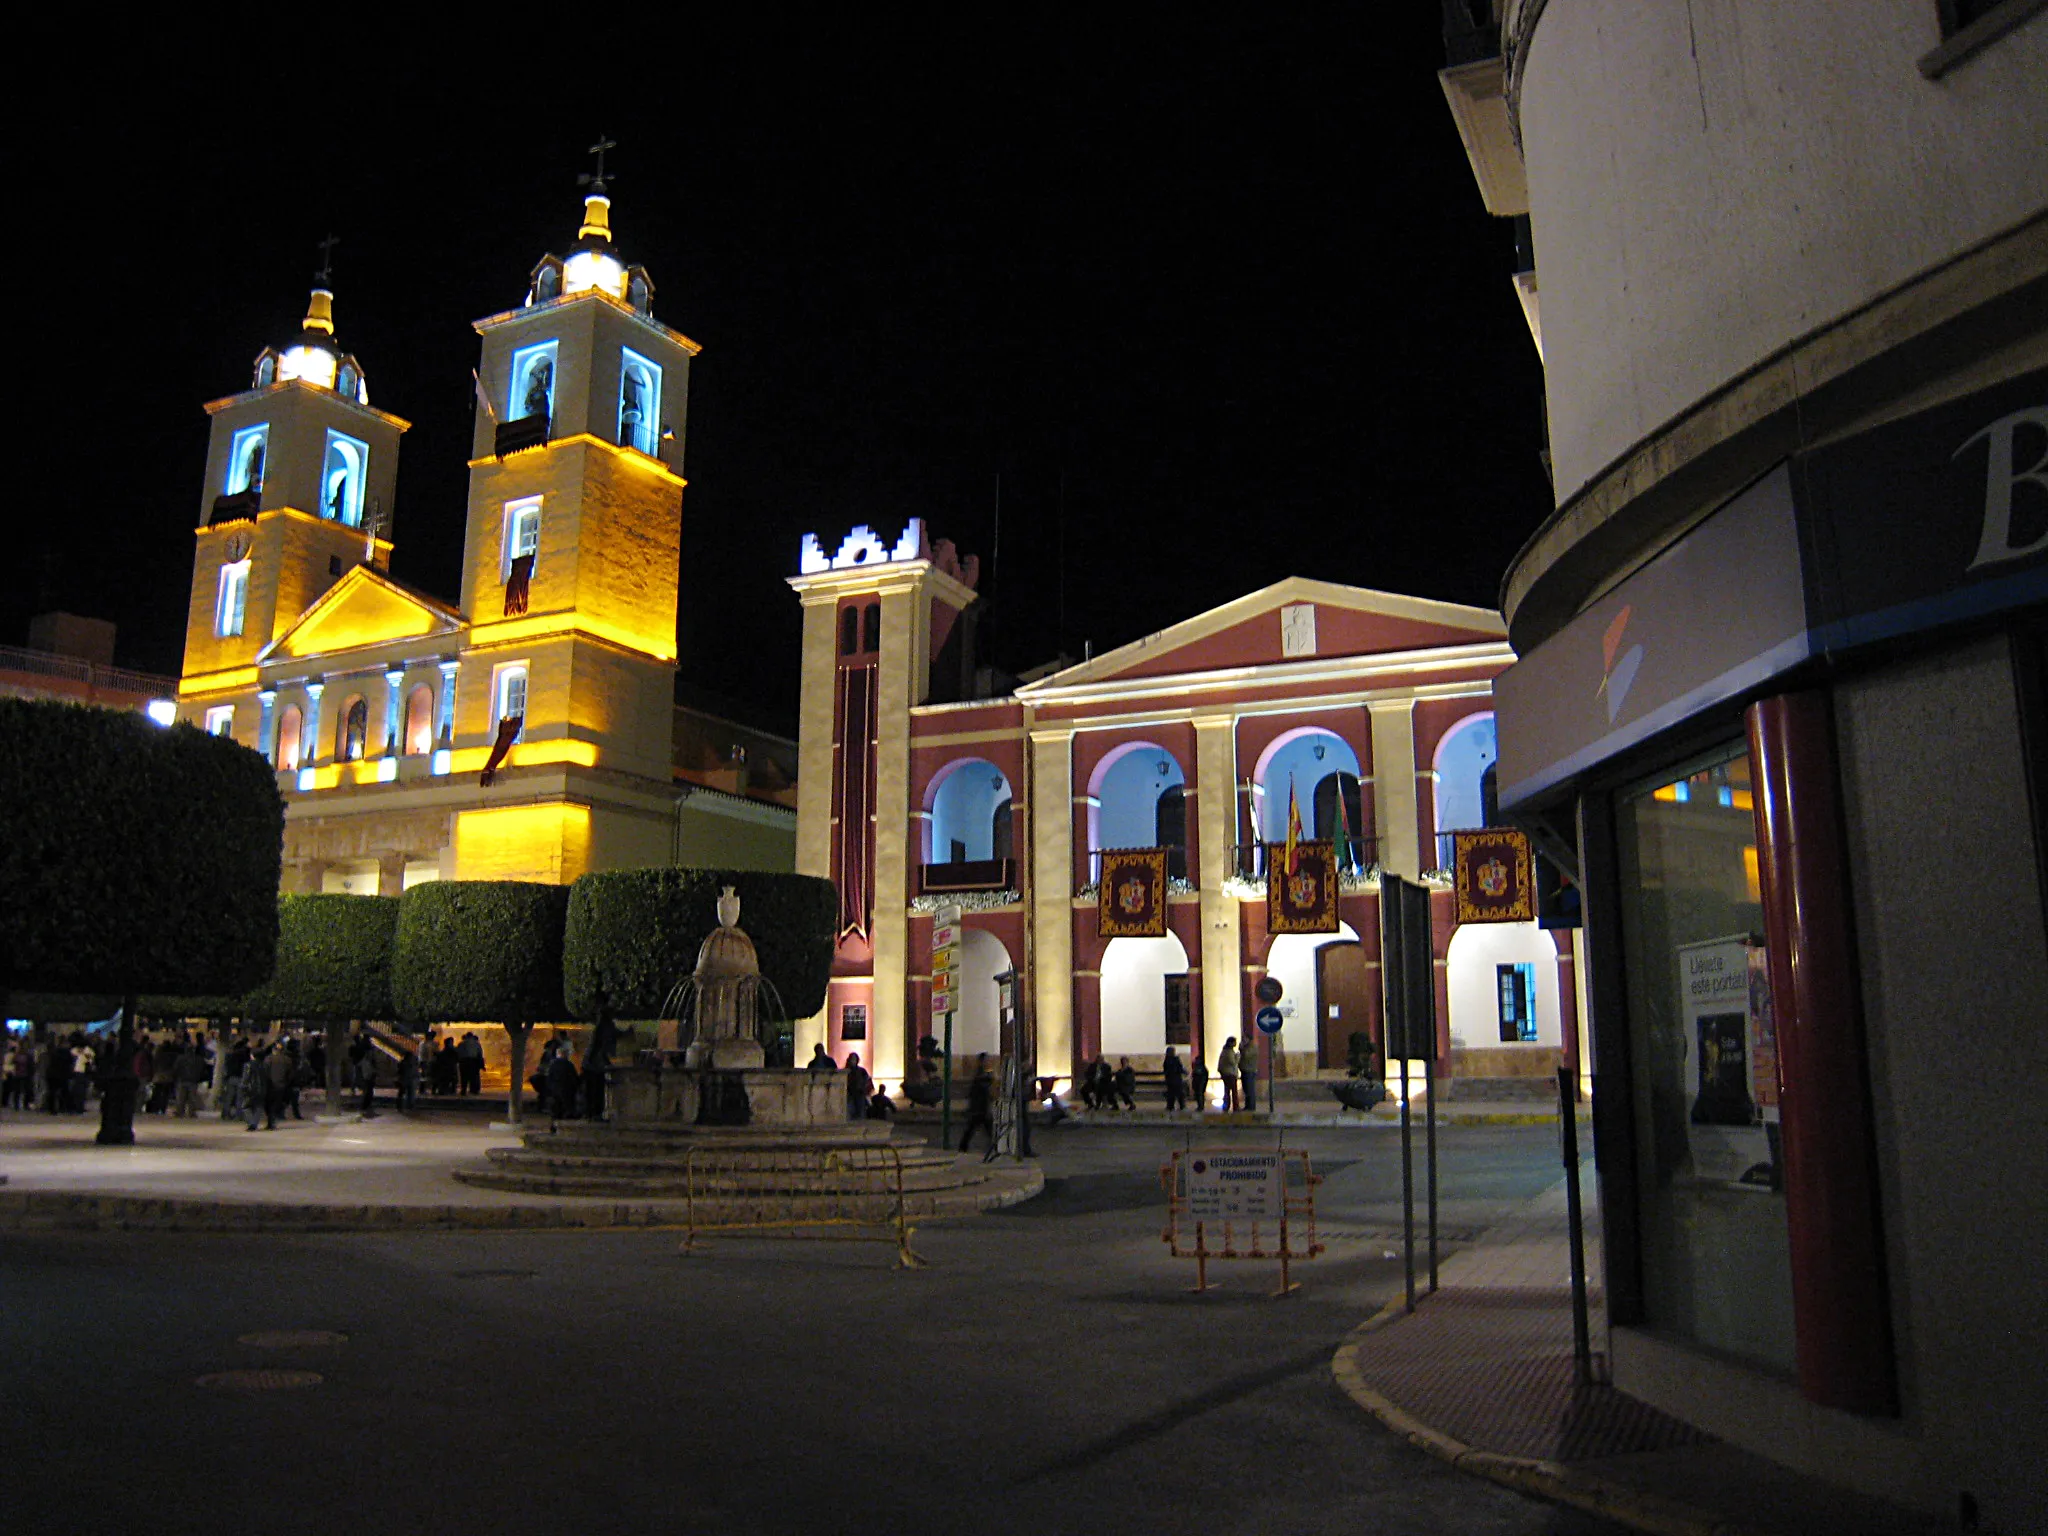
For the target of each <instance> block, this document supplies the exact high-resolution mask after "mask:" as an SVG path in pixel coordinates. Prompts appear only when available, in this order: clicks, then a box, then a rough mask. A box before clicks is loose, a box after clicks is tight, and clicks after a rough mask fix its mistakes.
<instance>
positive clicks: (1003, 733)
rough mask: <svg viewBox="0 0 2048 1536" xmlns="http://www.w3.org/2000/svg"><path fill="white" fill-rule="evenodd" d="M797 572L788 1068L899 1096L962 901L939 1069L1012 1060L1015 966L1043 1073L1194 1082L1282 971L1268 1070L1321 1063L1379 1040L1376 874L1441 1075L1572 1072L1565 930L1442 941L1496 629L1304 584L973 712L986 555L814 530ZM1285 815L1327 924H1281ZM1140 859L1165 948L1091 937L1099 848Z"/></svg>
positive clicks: (1522, 1076)
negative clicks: (830, 1074)
mask: <svg viewBox="0 0 2048 1536" xmlns="http://www.w3.org/2000/svg"><path fill="white" fill-rule="evenodd" d="M799 566H800V569H799V573H798V574H797V575H796V576H794V577H793V578H791V581H790V585H791V586H792V587H793V588H794V589H795V590H796V592H797V594H798V597H799V598H800V600H801V604H802V611H803V662H802V668H803V671H802V677H803V683H802V699H801V712H800V719H799V729H798V740H799V752H800V758H801V769H800V777H801V781H802V784H803V786H804V792H803V794H802V796H801V798H800V803H799V807H798V828H797V867H798V868H799V869H800V870H802V871H803V872H806V873H811V874H819V875H829V876H830V877H831V878H832V879H833V880H834V881H835V882H836V883H837V885H838V887H839V896H840V914H839V930H840V931H839V941H838V953H837V959H836V962H835V966H834V975H833V981H832V985H831V988H830V995H829V999H828V1002H827V1005H826V1008H825V1010H824V1011H823V1013H821V1014H820V1015H819V1016H817V1017H816V1018H813V1019H811V1020H809V1021H807V1023H806V1025H805V1026H804V1029H803V1031H802V1032H800V1034H799V1039H798V1044H799V1051H800V1054H808V1051H809V1047H810V1045H811V1044H812V1043H813V1042H816V1043H821V1044H823V1045H824V1046H825V1047H826V1048H827V1050H828V1051H829V1052H830V1053H831V1054H832V1055H834V1056H835V1057H838V1058H840V1059H842V1060H843V1059H844V1057H845V1055H846V1053H847V1052H849V1051H859V1052H860V1054H861V1057H862V1060H863V1061H864V1062H867V1063H869V1064H871V1069H872V1070H873V1072H874V1073H875V1075H876V1077H877V1078H878V1079H882V1080H884V1081H889V1082H893V1081H895V1080H897V1079H898V1078H900V1077H901V1076H902V1074H903V1073H904V1071H905V1069H906V1066H907V1065H908V1063H909V1061H910V1060H911V1058H912V1056H913V1055H914V1053H915V1051H916V1049H917V1041H918V1039H919V1037H920V1036H922V1035H924V1034H926V1033H927V1032H931V1033H934V1034H936V1033H937V1032H938V1030H939V1029H940V1025H939V1023H938V1017H937V1015H936V1013H935V1011H934V1001H933V992H934V964H933V959H934V956H933V948H932V944H933V927H934V921H935V918H937V917H938V916H939V914H940V913H941V912H942V911H943V910H944V909H946V908H948V907H953V906H957V907H959V908H960V909H961V925H960V926H961V928H962V933H961V937H960V953H959V969H958V972H957V974H956V975H955V976H954V977H953V985H952V987H951V989H950V993H949V994H948V995H949V996H950V998H951V1001H952V1005H953V1013H954V1018H953V1026H954V1040H953V1045H954V1051H955V1054H956V1055H960V1054H967V1055H972V1054H974V1053H978V1052H982V1051H988V1052H991V1053H993V1052H997V1051H999V1050H1007V1049H1009V1048H1010V1041H1009V1040H1008V1039H1006V1038H1005V1037H1004V1034H1003V1032H1002V1019H1001V1016H1000V1001H999V1000H1000V997H1001V993H1000V990H999V983H998V978H999V977H1003V976H1005V975H1014V976H1015V977H1016V978H1018V981H1019V985H1018V986H1017V994H1016V995H1017V996H1018V997H1019V999H1020V1000H1021V1002H1022V1005H1023V1007H1024V1008H1025V1009H1026V1010H1027V1011H1028V1012H1029V1013H1030V1015H1031V1017H1032V1018H1033V1020H1034V1022H1035V1046H1036V1050H1035V1055H1036V1070H1037V1073H1038V1074H1039V1075H1040V1076H1042V1077H1053V1078H1056V1079H1061V1080H1067V1079H1070V1078H1071V1077H1072V1075H1073V1074H1074V1073H1075V1072H1076V1071H1077V1070H1078V1069H1079V1068H1080V1067H1081V1066H1082V1065H1083V1064H1084V1063H1086V1062H1089V1061H1092V1060H1093V1059H1094V1058H1095V1057H1096V1056H1097V1055H1098V1054H1103V1055H1107V1056H1108V1057H1109V1059H1110V1060H1111V1062H1112V1063H1114V1062H1115V1061H1116V1060H1117V1059H1118V1058H1119V1057H1122V1056H1128V1057H1130V1058H1131V1061H1132V1064H1133V1065H1134V1066H1136V1067H1138V1068H1139V1069H1140V1070H1141V1071H1142V1070H1156V1069H1157V1068H1158V1067H1159V1065H1160V1062H1161V1060H1162V1058H1163V1056H1164V1054H1165V1051H1166V1050H1167V1048H1168V1047H1169V1046H1171V1047H1173V1048H1174V1049H1175V1050H1176V1051H1178V1052H1179V1053H1180V1054H1181V1055H1182V1057H1183V1058H1184V1059H1185V1058H1187V1057H1189V1056H1191V1055H1192V1056H1198V1057H1200V1058H1201V1059H1202V1060H1204V1061H1205V1062H1207V1063H1208V1064H1209V1065H1210V1066H1211V1068H1212V1070H1213V1067H1214V1064H1215V1061H1216V1058H1217V1053H1218V1051H1219V1050H1220V1049H1221V1047H1222V1046H1223V1044H1224V1042H1225V1041H1226V1040H1227V1039H1229V1038H1231V1037H1236V1038H1237V1039H1238V1040H1239V1041H1240V1042H1242V1041H1244V1040H1245V1039H1246V1037H1247V1031H1248V1030H1249V1029H1250V1027H1251V1025H1252V1022H1253V1017H1254V1014H1255V1013H1256V1011H1257V1009H1258V1008H1259V1006H1260V1005H1259V1001H1258V1000H1257V997H1256V994H1255V990H1254V989H1255V988H1257V987H1258V985H1259V984H1260V982H1261V981H1262V980H1263V979H1265V978H1267V977H1271V978H1273V979H1275V980H1277V981H1279V982H1280V984H1281V989H1282V1000H1281V1002H1280V1004H1279V1007H1280V1009H1281V1012H1282V1015H1283V1018H1284V1021H1285V1022H1284V1024H1283V1027H1282V1029H1281V1031H1280V1033H1279V1034H1278V1035H1277V1036H1275V1037H1274V1038H1273V1039H1272V1041H1271V1042H1270V1043H1269V1044H1267V1045H1266V1046H1264V1047H1263V1050H1262V1055H1264V1056H1267V1057H1270V1058H1272V1064H1273V1065H1274V1066H1276V1067H1277V1068H1278V1070H1279V1071H1280V1072H1281V1073H1282V1074H1283V1075H1291V1076H1306V1075H1310V1074H1313V1073H1317V1072H1335V1073H1341V1072H1342V1071H1343V1070H1344V1068H1345V1066H1346V1063H1347V1055H1348V1046H1349V1037H1350V1035H1351V1034H1352V1033H1353V1032H1354V1031H1362V1032H1364V1033H1365V1034H1367V1035H1368V1036H1369V1037H1370V1038H1371V1039H1372V1040H1373V1042H1374V1044H1375V1046H1376V1047H1378V1046H1380V1045H1381V1044H1382V1043H1383V1029H1382V1009H1381V999H1380V980H1379V875H1380V872H1381V871H1382V870H1385V871H1390V872H1392V873H1395V874H1399V875H1401V876H1403V877H1404V878H1407V879H1410V880H1415V881H1419V882H1422V883H1425V884H1428V885H1430V886H1431V887H1432V899H1431V900H1432V910H1433V926H1434V943H1433V950H1434V961H1435V977H1436V1012H1437V1031H1438V1033H1437V1051H1436V1061H1437V1066H1438V1069H1439V1071H1440V1072H1441V1073H1443V1074H1445V1075H1455V1076H1457V1077H1459V1078H1462V1079H1464V1080H1465V1083H1466V1086H1467V1088H1468V1089H1469V1090H1470V1091H1473V1092H1481V1091H1489V1090H1486V1089H1482V1088H1481V1086H1480V1083H1479V1081H1478V1080H1481V1079H1485V1080H1489V1084H1490V1085H1504V1086H1490V1091H1496V1092H1500V1093H1502V1094H1504V1095H1505V1094H1508V1093H1513V1092H1516V1091H1517V1090H1518V1089H1521V1088H1523V1087H1527V1086H1531V1085H1535V1084H1539V1083H1542V1082H1547V1081H1550V1080H1551V1079H1552V1077H1553V1074H1554V1072H1555V1069H1556V1067H1557V1066H1558V1065H1560V1064H1568V1065H1572V1066H1577V1065H1578V1063H1579V1062H1580V1060H1581V1055H1580V1051H1579V1038H1578V1037H1579V1030H1578V1019H1579V1017H1580V1016H1581V1013H1582V1010H1581V1008H1580V1007H1579V1002H1578V997H1577V988H1576V984H1575V977H1576V967H1575V964H1574V948H1573V935H1572V934H1570V933H1568V932H1553V931H1551V930H1547V929H1544V928H1541V927H1539V926H1538V924H1537V923H1536V922H1534V921H1529V922H1507V923H1500V922H1489V923H1469V924H1464V925H1459V924H1457V923H1455V922H1454V921H1453V904H1452V901H1451V893H1450V890H1449V881H1448V879H1446V878H1445V877H1444V876H1443V874H1442V872H1443V871H1444V870H1445V869H1446V867H1447V866H1448V865H1449V864H1450V863H1451V855H1450V852H1449V845H1450V840H1449V837H1448V833H1449V832H1451V831H1453V830H1456V829H1463V828H1477V827H1480V826H1482V825H1484V824H1485V821H1486V814H1485V812H1486V805H1485V802H1486V800H1487V798H1488V791H1489V790H1490V773H1489V770H1490V768H1491V765H1492V763H1493V760H1494V756H1495V750H1494V732H1493V703H1492V683H1493V679H1494V678H1495V677H1496V676H1497V675H1498V674H1499V673H1500V672H1502V671H1503V670H1504V669H1505V668H1506V667H1507V666H1508V665H1509V663H1510V662H1511V661H1512V660H1513V654H1512V652H1511V651H1510V650H1509V648H1508V644H1507V640H1506V636H1505V632H1504V630H1503V627H1502V624H1501V621H1500V617H1499V615H1498V614H1496V613H1493V612H1491V611H1488V610H1483V609H1477V608H1468V607H1462V606H1459V605H1455V604H1450V603H1441V602H1434V601H1429V600H1425V599H1419V598H1412V597H1403V596H1397V595H1395V594H1392V593H1385V592H1375V591H1368V590H1365V589H1362V588H1357V587H1349V586H1341V585H1337V584H1335V583H1331V582H1324V581H1316V580H1309V579H1304V578H1293V579H1290V580H1288V581H1283V582H1280V583H1278V584H1276V585H1274V586H1271V587H1267V588H1265V589H1263V590H1261V591H1257V592H1253V593H1251V594H1249V595H1247V596H1245V597H1242V598H1239V599H1237V600H1236V601H1234V602H1231V603H1227V604H1225V605H1223V606H1222V607H1220V608H1216V609H1213V610H1211V611H1209V612H1207V613H1203V614H1199V615H1197V616H1195V617H1193V618H1190V619H1187V620H1184V621H1182V622H1180V623H1178V624H1175V625H1173V626H1171V627H1169V628H1167V629H1165V630H1162V631H1160V632H1158V633H1156V634H1153V635H1148V636H1146V637H1145V638H1144V639H1141V640H1138V641H1136V642H1134V643H1132V644H1130V645H1127V646H1124V647H1122V648H1121V649H1118V650H1113V651H1110V652H1107V653H1105V654H1104V655H1101V656H1097V657H1093V658H1091V659H1088V660H1086V661H1083V662H1081V663H1080V664H1079V665H1073V666H1067V667H1065V668H1064V669H1062V670H1057V671H1053V672H1050V673H1049V674H1048V675H1044V676H1041V677H1038V678H1036V679H1035V680H1032V681H1028V682H1026V683H1024V684H1023V686H1021V687H1016V688H1014V689H1012V690H1010V691H1007V692H995V694H994V696H984V695H988V694H989V693H991V691H992V690H990V689H989V688H988V687H987V686H986V683H985V676H984V677H983V678H982V684H983V685H982V686H979V687H977V672H976V668H975V666H974V654H973V651H974V647H973V635H974V630H975V627H976V622H975V621H976V618H977V614H976V611H975V605H976V603H977V601H978V599H977V596H976V592H975V585H976V582H977V579H978V576H979V572H978V569H977V566H976V562H975V561H974V560H973V559H972V558H971V557H970V558H966V559H962V558H961V557H960V556H959V555H958V554H957V552H956V551H955V549H954V548H953V546H952V545H951V544H950V543H949V542H947V541H945V540H942V539H941V540H933V539H931V538H930V537H929V535H928V534H927V532H926V530H925V528H924V526H923V524H922V523H921V522H920V521H917V520H913V521H912V522H911V523H910V525H909V527H908V528H907V529H905V530H904V531H903V532H902V534H901V535H900V536H899V537H896V538H895V539H893V540H890V539H885V538H883V537H881V536H879V535H877V534H876V533H875V532H874V531H873V530H871V529H869V528H866V527H861V528H856V529H855V530H854V531H853V532H852V533H851V534H850V535H848V536H847V537H846V538H845V539H844V540H843V541H842V542H841V543H840V544H839V545H838V546H837V548H836V549H834V548H831V547H829V546H827V545H825V544H822V543H821V542H820V541H819V540H818V539H817V538H816V537H815V536H812V537H809V538H806V539H805V541H804V544H803V548H802V551H801V555H800V561H799ZM1290 806H1292V807H1293V808H1294V809H1295V811H1296V813H1297V814H1298V815H1299V817H1300V824H1301V835H1302V836H1303V837H1304V838H1308V839H1315V838H1334V837H1335V836H1336V834H1337V829H1338V826H1339V825H1340V822H1341V825H1342V827H1343V828H1344V845H1345V848H1346V854H1345V856H1344V857H1343V859H1342V862H1343V865H1344V868H1343V869H1342V871H1341V873H1340V878H1339V881H1338V884H1339V891H1338V894H1337V898H1336V902H1335V906H1336V916H1337V921H1336V923H1335V924H1333V925H1332V926H1331V927H1330V928H1329V929H1328V930H1326V931H1321V932H1314V933H1303V932H1284V933H1275V932H1273V931H1271V928H1270V927H1269V921H1268V904H1267V889H1266V887H1267V877H1268V873H1269V865H1270V864H1271V862H1272V860H1273V858H1274V856H1275V855H1274V847H1273V845H1278V844H1281V843H1283V842H1284V840H1285V838H1286V835H1287V826H1288V820H1289V815H1290ZM1148 849H1149V850H1155V851H1156V852H1157V853H1158V854H1159V855H1160V857H1161V861H1162V863H1163V867H1164V869H1165V871H1166V874H1167V882H1166V883H1167V890H1166V893H1165V899H1164V906H1165V913H1164V922H1163V924H1158V925H1157V926H1160V927H1163V930H1164V931H1163V932H1156V933H1152V934H1149V935H1146V936H1129V935H1115V936H1110V935H1107V934H1106V933H1105V928H1106V927H1113V926H1115V924H1114V923H1113V922H1112V923H1105V922H1104V920H1103V915H1102V910H1101V908H1102V903H1101V889H1100V886H1101V881H1102V879H1103V862H1104V857H1105V854H1108V853H1110V852H1111V851H1113V850H1133V851H1137V850H1148ZM941 979H942V980H943V979H945V973H943V972H941ZM1253 1038H1262V1037H1259V1036H1256V1035H1254V1037H1253ZM1417 1070H1418V1071H1419V1068H1418V1069H1417ZM1454 1091H1455V1090H1454ZM1552 1091H1553V1092H1554V1089H1553V1090H1552Z"/></svg>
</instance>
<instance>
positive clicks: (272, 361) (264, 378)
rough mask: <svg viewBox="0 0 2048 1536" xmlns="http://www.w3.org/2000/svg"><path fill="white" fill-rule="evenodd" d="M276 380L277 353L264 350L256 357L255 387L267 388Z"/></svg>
mask: <svg viewBox="0 0 2048 1536" xmlns="http://www.w3.org/2000/svg"><path fill="white" fill-rule="evenodd" d="M276 382H277V354H276V353H275V352H265V353H264V354H263V355H262V356H261V357H259V358H257V359H256V387H257V388H258V389H268V388H270V386H271V385H273V384H275V383H276Z"/></svg>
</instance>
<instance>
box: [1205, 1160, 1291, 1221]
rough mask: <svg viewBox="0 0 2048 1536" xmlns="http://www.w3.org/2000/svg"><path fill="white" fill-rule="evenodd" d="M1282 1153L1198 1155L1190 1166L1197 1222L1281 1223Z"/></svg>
mask: <svg viewBox="0 0 2048 1536" xmlns="http://www.w3.org/2000/svg"><path fill="white" fill-rule="evenodd" d="M1281 1180H1282V1175H1281V1172H1280V1154H1279V1153H1278V1152H1196V1153H1195V1154H1194V1159H1193V1161H1191V1162H1190V1163H1189V1164H1188V1212H1187V1213H1188V1217H1189V1219H1191V1220H1193V1221H1278V1220H1279V1219H1280V1194H1281Z"/></svg>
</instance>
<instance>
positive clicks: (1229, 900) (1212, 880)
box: [1194, 715, 1244, 1068]
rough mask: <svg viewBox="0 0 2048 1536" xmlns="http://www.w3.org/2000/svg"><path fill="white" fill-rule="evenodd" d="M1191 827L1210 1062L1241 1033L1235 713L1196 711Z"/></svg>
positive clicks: (1206, 1049)
mask: <svg viewBox="0 0 2048 1536" xmlns="http://www.w3.org/2000/svg"><path fill="white" fill-rule="evenodd" d="M1194 724H1195V787H1196V789H1197V791H1198V793H1197V794H1196V796H1195V827H1196V834H1195V836H1196V841H1197V842H1198V843H1199V845H1200V855H1199V857H1200V863H1201V877H1200V887H1201V892H1202V952H1201V954H1200V955H1199V956H1197V957H1195V964H1196V965H1197V966H1199V967H1200V970H1201V977H1202V1059H1203V1060H1205V1061H1207V1062H1209V1063H1210V1064H1211V1066H1212V1068H1213V1066H1214V1064H1215V1061H1216V1053H1217V1052H1218V1051H1219V1050H1221V1049H1222V1048H1223V1041H1224V1039H1225V1037H1227V1036H1230V1035H1239V1036H1242V1035H1243V1033H1244V1010H1243V1007H1242V1006H1241V1003H1242V998H1241V994H1242V992H1243V990H1244V986H1243V966H1244V960H1243V955H1242V950H1243V942H1244V941H1243V936H1242V932H1241V929H1242V924H1241V922H1240V918H1239V913H1238V907H1237V898H1236V897H1235V896H1232V895H1231V894H1230V893H1229V892H1228V891H1226V890H1224V888H1223V882H1224V881H1225V880H1226V879H1228V878H1229V876H1230V873H1231V860H1232V857H1233V854H1232V849H1233V847H1234V846H1235V844H1236V842H1237V718H1236V717H1235V716H1234V715H1197V716H1196V717H1195V722H1194Z"/></svg>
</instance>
